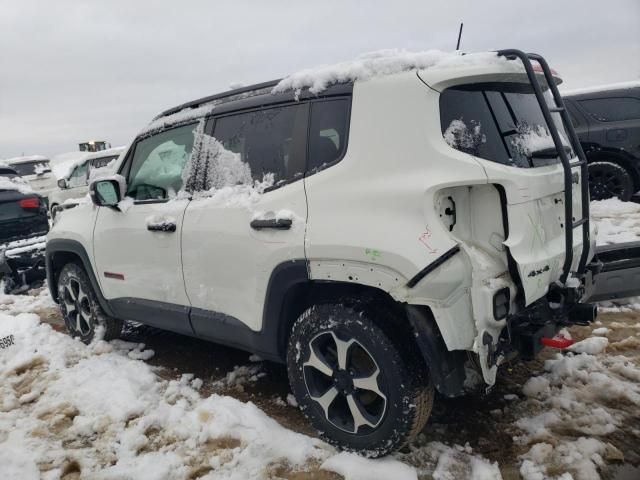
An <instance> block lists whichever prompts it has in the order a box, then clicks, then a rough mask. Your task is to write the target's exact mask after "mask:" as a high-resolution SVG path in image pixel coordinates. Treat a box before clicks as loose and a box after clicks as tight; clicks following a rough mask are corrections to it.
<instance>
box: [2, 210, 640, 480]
mask: <svg viewBox="0 0 640 480" xmlns="http://www.w3.org/2000/svg"><path fill="white" fill-rule="evenodd" d="M593 212H594V215H595V217H596V218H597V220H598V224H599V226H600V232H599V236H598V240H599V242H601V243H606V242H619V241H630V240H639V239H640V205H635V204H623V203H621V202H618V201H616V200H609V201H604V202H594V207H593ZM54 307H55V305H54V304H53V302H52V300H51V299H50V298H49V296H48V293H47V292H46V290H40V291H33V292H31V294H30V295H19V296H9V295H0V478H2V479H20V480H22V479H25V480H28V479H32V478H33V479H37V478H44V479H58V478H97V479H194V478H204V479H219V478H221V479H253V478H287V479H311V478H314V479H332V478H342V477H344V478H347V479H363V480H365V479H366V480H370V479H392V480H403V479H417V478H420V479H427V478H433V479H435V480H449V479H458V478H474V479H476V478H477V479H500V478H504V479H505V480H506V479H509V478H525V479H531V480H538V479H544V478H558V479H562V480H568V479H570V478H574V479H576V480H587V479H597V478H600V476H601V474H603V472H609V473H610V472H611V471H612V470H611V468H612V466H615V465H620V464H621V463H622V462H625V461H626V462H640V452H639V451H638V448H637V445H638V443H640V413H639V412H640V300H638V299H635V300H633V299H632V300H631V301H629V302H626V303H625V304H624V305H622V306H621V305H620V304H607V305H605V306H604V307H605V308H603V309H602V311H604V312H605V313H604V314H603V315H602V316H601V319H600V320H599V321H598V322H597V324H596V325H593V326H590V327H580V328H576V329H573V330H572V331H571V333H572V334H573V335H574V336H576V337H577V338H579V339H583V340H582V341H581V342H579V343H577V344H576V345H574V347H573V348H572V352H569V353H566V354H564V355H563V354H559V353H553V352H548V353H547V354H546V355H545V357H544V359H543V361H540V362H532V364H531V365H521V366H519V367H518V368H516V369H515V370H514V371H513V372H509V373H507V374H505V375H504V376H503V379H502V380H501V381H500V382H499V384H498V385H497V386H496V388H495V389H494V391H493V392H492V393H491V394H490V395H489V396H487V397H485V398H483V399H481V400H476V399H474V398H470V399H468V400H465V399H461V400H457V401H446V400H440V402H439V403H440V407H439V408H441V409H443V411H444V412H445V413H438V412H437V411H436V412H434V416H433V418H432V421H430V423H429V424H428V426H427V427H426V429H425V432H424V433H423V434H421V436H420V438H419V440H418V441H417V442H416V443H415V444H413V445H411V446H409V448H408V449H406V450H405V451H403V452H399V453H397V454H395V455H394V456H393V457H388V458H385V459H379V460H369V459H364V458H361V457H358V456H356V455H353V454H348V453H339V452H337V451H336V450H335V449H333V448H332V447H330V446H329V445H327V444H325V443H324V442H322V441H320V440H318V439H316V438H313V437H310V436H308V435H304V434H302V433H297V432H294V431H292V430H290V429H287V428H285V427H283V426H281V425H280V424H278V423H277V422H276V421H275V420H274V419H273V418H270V417H269V416H268V415H267V414H266V413H264V411H262V410H261V409H260V408H258V407H257V406H256V405H255V404H254V403H252V402H248V401H244V400H239V399H238V398H234V396H233V395H232V393H230V392H226V391H225V392H223V393H220V392H219V393H211V389H208V388H204V387H203V383H204V382H203V380H202V379H199V378H195V377H194V376H193V375H191V374H189V373H190V372H188V371H186V372H178V373H177V374H175V375H173V377H172V376H170V375H169V376H167V375H163V374H162V371H163V367H159V366H154V365H153V360H154V358H153V356H154V352H153V350H150V349H147V348H145V345H143V344H140V343H137V342H126V341H122V340H118V341H112V342H109V343H106V342H104V341H96V342H94V343H93V344H91V345H89V346H86V345H84V344H82V343H81V342H79V341H77V340H73V339H71V338H70V337H68V336H67V335H65V334H64V333H61V332H58V331H56V330H55V329H54V328H52V326H51V325H50V324H49V323H47V318H46V317H47V315H45V314H44V313H43V312H47V311H49V312H53V311H54V310H53V308H54ZM259 360H260V359H258V358H255V357H251V362H252V363H250V364H249V366H240V367H238V368H235V369H232V370H231V371H229V372H226V374H224V375H223V377H222V380H218V381H217V383H216V382H214V384H213V385H212V387H213V390H216V388H218V387H219V388H220V389H224V388H226V387H231V386H237V385H239V383H242V382H253V383H254V385H256V386H257V388H259V386H260V382H262V381H264V376H265V375H264V372H262V370H261V369H260V367H259ZM518 369H519V370H518ZM174 373H175V372H174ZM245 400H246V399H245ZM456 402H457V403H456ZM461 402H466V403H461ZM279 405H280V406H279V407H278V408H282V409H291V411H295V410H294V409H295V401H293V400H292V399H290V400H289V401H288V402H285V401H283V400H280V403H279ZM456 415H460V416H461V417H460V418H456ZM447 418H455V420H452V421H449V420H446V419H447ZM460 426H462V428H460ZM628 478H634V477H633V476H630V477H628Z"/></svg>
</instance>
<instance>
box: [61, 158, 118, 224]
mask: <svg viewBox="0 0 640 480" xmlns="http://www.w3.org/2000/svg"><path fill="white" fill-rule="evenodd" d="M125 149H126V148H125V147H116V148H110V149H107V150H101V151H98V152H95V153H89V154H87V155H86V156H85V157H83V158H82V159H80V160H79V161H77V162H76V163H74V164H72V165H70V166H69V168H68V171H67V173H65V174H63V176H62V178H59V179H58V188H57V189H55V190H53V191H52V192H51V194H50V195H49V209H50V211H51V216H52V217H54V216H55V211H54V209H55V207H57V206H59V205H62V204H63V203H65V202H67V204H68V202H69V201H70V200H72V199H79V198H82V197H84V196H86V194H87V193H88V192H89V179H90V178H91V172H92V171H94V170H96V169H100V168H104V167H106V166H108V165H109V164H111V162H114V161H115V160H117V159H118V157H119V156H120V154H122V153H123V152H124V151H125Z"/></svg>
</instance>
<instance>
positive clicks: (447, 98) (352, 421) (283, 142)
mask: <svg viewBox="0 0 640 480" xmlns="http://www.w3.org/2000/svg"><path fill="white" fill-rule="evenodd" d="M558 81H559V79H558V78H554V75H553V74H552V72H551V71H550V69H549V68H548V66H547V64H546V62H545V61H544V60H543V59H542V58H541V57H539V56H535V55H525V54H523V53H522V52H519V51H516V50H509V51H502V52H499V53H495V52H493V53H492V52H487V53H481V54H470V55H457V54H445V53H442V52H435V51H431V52H420V53H415V54H412V53H406V52H381V53H378V54H375V55H369V56H365V57H362V58H360V59H358V60H357V61H355V62H352V63H345V64H339V65H335V66H325V67H322V68H319V69H317V70H311V71H309V70H308V71H304V72H301V73H299V74H294V75H292V76H290V77H287V78H285V79H284V80H281V81H275V82H268V83H264V84H259V85H255V86H252V87H247V88H242V89H236V90H233V91H230V92H226V93H222V94H218V95H213V96H211V97H207V98H203V99H200V100H196V101H193V102H190V103H187V104H184V105H180V106H178V107H176V108H173V109H170V110H168V111H166V112H164V113H162V114H161V115H159V116H158V117H156V119H154V121H153V122H152V123H151V124H150V125H149V126H147V127H146V128H145V129H143V130H142V131H141V132H140V133H139V135H138V136H137V137H136V139H135V140H134V141H133V143H132V145H131V147H130V148H129V149H128V152H127V153H126V155H125V156H124V158H123V160H122V162H121V163H120V165H119V167H118V173H117V174H116V175H113V176H111V177H109V178H102V179H99V180H97V181H95V182H93V183H91V185H90V195H91V198H92V200H93V205H91V204H81V205H79V206H78V207H75V208H72V209H69V210H66V211H64V212H63V213H61V214H60V215H59V216H58V217H57V218H56V222H55V224H54V226H53V228H52V231H51V232H50V234H49V236H48V241H47V270H48V281H49V288H50V291H51V294H52V296H53V298H54V299H56V301H57V302H58V303H59V304H60V308H61V311H62V314H63V316H64V318H65V321H66V324H67V327H68V330H69V332H70V333H71V334H72V335H74V336H78V337H80V338H81V339H82V340H84V341H90V340H91V339H92V338H93V336H94V334H95V332H96V328H97V327H98V326H101V327H103V328H102V329H101V331H102V332H103V334H104V336H105V338H107V339H109V338H114V337H115V336H117V335H118V334H119V332H120V329H121V327H122V321H123V320H134V321H139V322H142V323H146V324H150V325H154V326H156V327H159V328H164V329H169V330H173V331H176V332H179V333H183V334H186V335H192V336H197V337H200V338H204V339H209V340H212V341H216V342H220V343H224V344H228V345H232V346H235V347H239V348H243V349H246V350H248V351H251V352H254V353H256V354H258V355H259V356H261V357H263V358H265V359H268V360H273V361H281V362H285V363H286V364H287V368H288V372H289V379H290V383H291V387H292V389H293V392H294V394H295V396H296V398H297V400H298V403H299V404H300V406H301V408H302V409H303V411H304V413H305V414H306V415H307V417H308V418H309V419H310V420H311V422H312V423H313V425H314V426H315V427H316V428H317V429H318V430H319V431H320V432H322V434H323V436H324V437H325V438H327V439H328V440H329V441H330V442H332V443H334V444H336V445H338V446H340V447H342V448H346V449H350V450H356V451H360V452H364V453H366V454H368V455H372V456H375V455H381V454H384V453H387V452H389V451H392V450H394V449H397V448H399V447H401V446H402V445H404V444H405V443H406V442H408V441H410V440H411V439H412V438H414V437H415V435H417V433H418V432H420V430H421V429H422V428H423V427H424V425H425V424H426V421H427V419H428V418H429V414H430V411H431V407H432V402H433V396H434V392H435V390H437V391H438V392H440V393H441V394H442V395H443V396H444V397H454V396H458V395H462V394H464V393H465V392H467V391H468V388H470V387H471V386H473V385H474V383H475V384H476V387H477V386H480V387H481V388H482V387H483V386H484V387H488V386H491V385H493V384H494V383H495V380H496V374H497V371H498V368H499V367H500V366H501V365H503V364H505V363H506V362H508V361H510V360H512V359H514V358H517V357H520V358H532V357H533V356H534V355H535V354H536V353H537V352H538V351H539V350H540V349H541V348H543V346H544V345H546V344H548V345H552V346H553V345H563V344H566V340H565V339H563V338H557V337H555V335H556V333H557V332H559V331H560V330H561V329H562V328H563V327H565V326H568V325H572V324H575V323H581V324H583V323H587V322H590V321H592V320H593V319H594V318H595V316H596V307H595V306H594V305H591V304H588V303H584V302H583V301H582V300H583V299H584V298H586V297H587V296H588V295H590V291H591V290H592V288H593V277H594V275H595V274H596V273H597V271H598V270H599V264H598V263H593V262H592V259H593V257H594V235H593V232H592V228H591V223H590V221H589V193H588V187H587V184H586V182H585V180H586V178H587V170H586V162H585V161H584V156H583V153H582V150H581V148H580V144H579V142H578V141H577V137H576V135H575V132H574V131H573V128H572V127H571V123H570V121H569V118H568V116H567V112H566V111H565V110H564V109H563V104H562V99H561V97H560V95H559V93H558V90H557V87H556V82H558ZM96 207H97V208H96ZM474 380H475V382H474Z"/></svg>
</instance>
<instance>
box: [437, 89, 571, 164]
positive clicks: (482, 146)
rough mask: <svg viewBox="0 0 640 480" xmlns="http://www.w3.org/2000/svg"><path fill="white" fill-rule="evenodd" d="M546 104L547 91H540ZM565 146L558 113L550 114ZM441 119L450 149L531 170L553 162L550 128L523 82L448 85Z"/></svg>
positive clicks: (443, 100) (533, 95) (441, 105)
mask: <svg viewBox="0 0 640 480" xmlns="http://www.w3.org/2000/svg"><path fill="white" fill-rule="evenodd" d="M545 96H546V97H547V102H548V103H549V104H550V105H551V104H552V103H553V99H552V97H551V92H549V91H548V90H547V91H545ZM552 116H553V118H554V121H555V124H556V126H557V127H558V130H559V132H560V135H561V138H562V139H563V143H564V144H565V145H567V146H568V145H569V142H568V140H566V138H567V136H566V134H565V131H564V127H563V126H562V121H561V119H560V115H559V114H557V113H552ZM440 122H441V127H442V134H443V136H444V139H445V141H446V142H447V143H448V144H449V145H450V146H451V147H453V148H455V149H457V150H460V151H462V152H465V153H468V154H470V155H474V156H476V157H479V158H483V159H485V160H490V161H492V162H497V163H501V164H504V165H509V166H513V167H520V168H530V167H540V166H544V165H550V164H553V163H558V162H559V161H560V160H559V158H558V157H557V156H554V155H549V149H551V152H553V150H554V144H553V140H552V138H551V135H550V133H549V128H548V127H547V124H546V122H545V120H544V117H543V116H542V110H541V109H540V106H539V105H538V101H537V100H536V97H535V94H534V92H533V88H532V87H531V85H529V84H523V83H503V82H500V83H479V84H473V85H462V86H456V87H452V88H449V89H447V90H445V91H444V92H442V94H441V96H440Z"/></svg>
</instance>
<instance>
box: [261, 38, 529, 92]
mask: <svg viewBox="0 0 640 480" xmlns="http://www.w3.org/2000/svg"><path fill="white" fill-rule="evenodd" d="M475 65H499V66H501V67H502V68H505V66H506V67H507V68H508V69H509V70H510V71H513V72H522V71H523V67H522V64H520V62H510V61H508V60H507V59H506V58H504V57H499V56H498V55H497V54H496V53H495V52H481V53H473V54H468V55H463V54H462V53H460V52H443V51H440V50H427V51H420V52H410V51H407V50H402V49H388V50H379V51H374V52H369V53H364V54H362V55H360V56H359V57H357V58H356V59H355V60H351V61H347V62H341V63H336V64H333V65H322V66H319V67H315V68H309V69H306V70H301V71H299V72H297V73H294V74H292V75H289V76H287V77H286V78H284V79H282V80H281V81H280V82H279V83H278V84H277V85H276V86H275V87H274V88H273V92H274V93H280V92H285V91H287V90H294V91H295V93H296V95H299V94H300V92H301V91H302V90H303V89H305V88H308V89H309V91H310V92H311V93H315V94H317V93H320V92H322V91H323V90H325V89H327V87H329V86H330V85H333V84H336V83H344V82H353V81H356V80H359V81H364V80H369V79H371V78H374V77H378V76H382V75H392V74H396V73H401V72H405V71H408V70H423V69H430V68H440V69H456V68H465V67H470V66H475Z"/></svg>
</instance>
